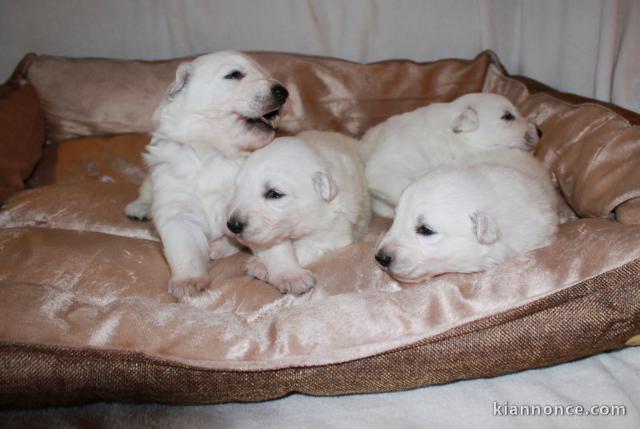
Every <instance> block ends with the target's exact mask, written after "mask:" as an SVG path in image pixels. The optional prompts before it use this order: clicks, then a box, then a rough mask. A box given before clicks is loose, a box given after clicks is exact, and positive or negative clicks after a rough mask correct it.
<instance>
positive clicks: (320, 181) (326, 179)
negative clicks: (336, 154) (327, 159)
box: [312, 171, 338, 201]
mask: <svg viewBox="0 0 640 429" xmlns="http://www.w3.org/2000/svg"><path fill="white" fill-rule="evenodd" d="M312 180H313V187H314V188H315V189H316V191H318V193H319V194H320V196H321V197H322V199H324V200H325V201H331V200H333V199H334V198H335V196H336V195H337V194H338V188H337V187H336V184H335V182H334V181H333V179H332V178H331V176H330V175H329V173H327V172H326V171H316V172H315V173H313V177H312Z"/></svg>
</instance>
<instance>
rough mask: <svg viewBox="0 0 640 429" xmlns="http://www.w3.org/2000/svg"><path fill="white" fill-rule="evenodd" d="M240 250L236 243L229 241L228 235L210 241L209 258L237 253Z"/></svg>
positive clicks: (218, 257) (213, 259) (224, 256)
mask: <svg viewBox="0 0 640 429" xmlns="http://www.w3.org/2000/svg"><path fill="white" fill-rule="evenodd" d="M239 251H240V247H239V246H238V245H236V244H235V243H233V242H231V241H229V239H228V238H226V237H222V238H218V239H217V240H211V241H209V259H211V260H212V261H215V260H216V259H220V258H226V257H227V256H231V255H235V254H236V253H238V252H239Z"/></svg>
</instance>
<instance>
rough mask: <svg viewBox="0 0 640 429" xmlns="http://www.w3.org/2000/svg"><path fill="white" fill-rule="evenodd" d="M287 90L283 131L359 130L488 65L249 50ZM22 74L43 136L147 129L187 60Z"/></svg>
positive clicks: (478, 77) (477, 84) (91, 62)
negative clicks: (45, 131)
mask: <svg viewBox="0 0 640 429" xmlns="http://www.w3.org/2000/svg"><path fill="white" fill-rule="evenodd" d="M250 56H252V57H253V58H254V59H255V60H256V61H257V62H259V63H261V64H262V65H263V66H265V67H266V68H267V69H268V70H269V71H270V72H271V73H272V74H273V76H274V77H275V78H277V79H279V80H281V81H282V82H283V83H284V84H285V85H286V87H287V88H288V89H289V93H290V98H289V103H288V106H289V111H288V113H287V115H286V116H285V117H284V119H283V121H282V122H281V124H280V128H281V129H282V130H283V131H286V132H289V133H297V132H298V131H300V130H302V129H329V130H336V131H341V132H344V133H347V134H352V135H360V134H362V133H363V132H364V131H365V130H366V129H367V128H368V127H369V126H371V125H372V124H375V123H377V122H379V121H381V120H383V119H384V118H386V117H388V116H390V115H392V114H395V113H396V112H399V111H407V110H412V109H415V108H416V107H418V106H422V105H424V104H427V103H429V102H432V101H437V100H451V99H453V98H456V97H457V96H459V95H461V94H464V93H467V92H474V91H479V90H480V89H481V88H482V84H483V82H484V73H485V71H486V69H487V65H488V64H489V63H492V62H497V59H496V58H495V55H494V54H493V53H491V52H484V53H482V54H480V55H479V56H478V57H477V58H476V59H474V60H472V61H465V60H443V61H437V62H434V63H423V64H418V63H415V62H412V61H384V62H380V63H375V64H369V65H364V64H359V63H353V62H349V61H344V60H337V59H329V58H320V57H311V56H303V55H290V54H289V55H288V54H276V53H254V54H250ZM29 59H30V67H29V68H28V70H27V71H26V72H24V73H25V75H26V76H27V78H28V79H29V81H30V82H31V83H33V85H34V86H35V88H36V90H37V92H38V95H39V96H40V98H41V100H42V105H43V108H44V111H45V113H46V116H47V124H48V126H49V137H50V138H52V139H54V140H63V139H68V138H73V137H81V136H92V135H105V134H113V133H125V132H149V131H151V126H152V125H151V115H152V113H153V111H154V109H155V107H156V106H157V105H158V103H159V101H160V99H161V98H162V96H163V95H164V92H165V89H166V88H167V86H168V85H169V83H170V82H171V81H172V80H173V78H174V76H175V70H176V68H177V66H178V64H180V62H182V61H186V60H188V58H183V59H177V60H171V61H155V62H145V61H119V60H106V59H72V58H62V57H51V56H45V55H43V56H37V55H31V56H30V57H29Z"/></svg>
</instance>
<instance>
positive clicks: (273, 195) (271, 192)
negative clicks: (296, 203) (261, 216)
mask: <svg viewBox="0 0 640 429" xmlns="http://www.w3.org/2000/svg"><path fill="white" fill-rule="evenodd" d="M282 197H284V194H283V193H281V192H278V191H276V190H275V189H268V190H267V192H265V193H264V198H265V199H267V200H279V199H280V198H282Z"/></svg>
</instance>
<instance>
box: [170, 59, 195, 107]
mask: <svg viewBox="0 0 640 429" xmlns="http://www.w3.org/2000/svg"><path fill="white" fill-rule="evenodd" d="M191 69H192V65H191V64H190V63H182V64H180V65H179V66H178V70H176V80H174V81H173V83H172V84H171V85H170V86H169V89H168V90H167V98H168V99H169V100H171V99H173V97H175V96H176V95H177V94H178V93H179V92H180V91H182V90H183V89H184V87H185V86H187V83H188V82H189V77H190V76H191Z"/></svg>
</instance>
